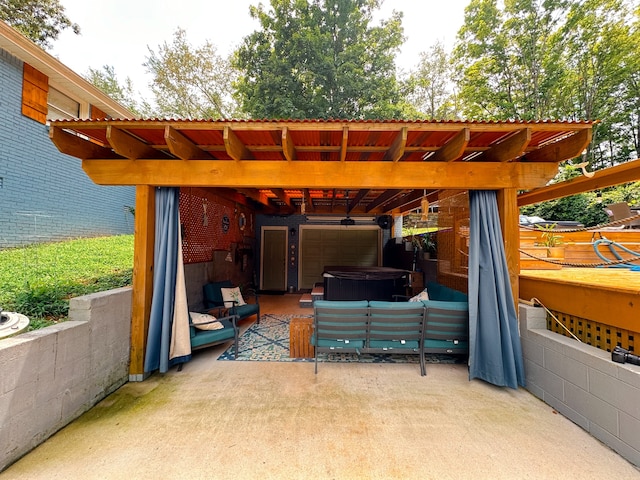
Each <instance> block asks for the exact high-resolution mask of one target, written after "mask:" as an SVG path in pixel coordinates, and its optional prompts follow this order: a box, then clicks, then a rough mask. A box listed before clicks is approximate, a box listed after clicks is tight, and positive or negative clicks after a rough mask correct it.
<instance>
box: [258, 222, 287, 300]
mask: <svg viewBox="0 0 640 480" xmlns="http://www.w3.org/2000/svg"><path fill="white" fill-rule="evenodd" d="M261 245H262V248H261V254H260V259H261V268H260V290H273V291H286V289H287V227H263V228H262V242H261Z"/></svg>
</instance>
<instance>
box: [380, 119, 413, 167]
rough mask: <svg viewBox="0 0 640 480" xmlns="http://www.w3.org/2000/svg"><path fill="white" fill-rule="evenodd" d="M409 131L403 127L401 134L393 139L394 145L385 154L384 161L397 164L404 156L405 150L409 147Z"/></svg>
mask: <svg viewBox="0 0 640 480" xmlns="http://www.w3.org/2000/svg"><path fill="white" fill-rule="evenodd" d="M408 131H409V129H408V128H407V127H402V129H401V130H400V132H398V134H397V135H396V138H394V139H393V143H392V144H391V146H390V147H389V149H388V150H387V151H386V153H385V154H384V158H383V160H385V161H389V160H391V161H392V162H397V161H398V160H400V159H401V158H402V156H403V155H404V149H405V147H406V146H407V132H408Z"/></svg>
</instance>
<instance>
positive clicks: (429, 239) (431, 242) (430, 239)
mask: <svg viewBox="0 0 640 480" xmlns="http://www.w3.org/2000/svg"><path fill="white" fill-rule="evenodd" d="M420 240H421V243H420V249H421V250H422V253H423V255H424V257H423V258H424V259H425V260H428V259H429V258H435V256H436V251H437V245H436V234H435V232H433V233H425V234H423V235H421V236H420Z"/></svg>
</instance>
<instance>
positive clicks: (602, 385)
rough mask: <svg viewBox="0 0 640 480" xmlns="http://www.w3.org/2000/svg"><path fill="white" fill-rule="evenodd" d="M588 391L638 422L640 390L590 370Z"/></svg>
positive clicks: (597, 371) (639, 417) (639, 418)
mask: <svg viewBox="0 0 640 480" xmlns="http://www.w3.org/2000/svg"><path fill="white" fill-rule="evenodd" d="M589 391H590V392H591V393H592V394H594V395H595V396H597V397H598V398H601V399H602V400H604V401H605V402H607V403H610V404H611V405H613V406H614V407H615V408H617V409H618V410H620V411H622V412H625V413H626V414H627V415H629V416H631V417H633V418H636V419H638V420H640V401H638V399H640V389H638V388H635V387H632V386H631V385H629V384H627V383H625V382H622V381H620V380H618V379H617V378H615V377H610V376H609V375H606V374H604V373H602V372H600V371H599V370H595V369H590V370H589Z"/></svg>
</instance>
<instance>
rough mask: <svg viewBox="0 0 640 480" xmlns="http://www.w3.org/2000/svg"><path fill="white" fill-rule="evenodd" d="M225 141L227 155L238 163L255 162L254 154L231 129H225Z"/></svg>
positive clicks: (223, 135) (227, 127) (223, 136)
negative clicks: (243, 161)
mask: <svg viewBox="0 0 640 480" xmlns="http://www.w3.org/2000/svg"><path fill="white" fill-rule="evenodd" d="M222 138H223V140H224V147H225V149H226V151H227V154H228V155H229V156H230V157H231V158H233V159H234V160H236V161H240V160H253V158H254V157H253V154H252V153H251V152H250V151H249V149H248V148H247V147H246V145H245V144H244V143H242V142H241V141H240V139H239V138H238V136H237V135H236V134H235V132H234V131H233V130H231V127H229V126H226V127H224V131H223V134H222Z"/></svg>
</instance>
